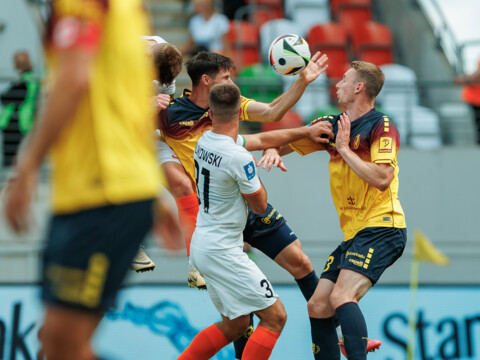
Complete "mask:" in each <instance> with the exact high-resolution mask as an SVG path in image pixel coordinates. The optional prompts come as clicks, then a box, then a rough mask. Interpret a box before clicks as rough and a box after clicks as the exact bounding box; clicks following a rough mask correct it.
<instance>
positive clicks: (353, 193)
mask: <svg viewBox="0 0 480 360" xmlns="http://www.w3.org/2000/svg"><path fill="white" fill-rule="evenodd" d="M339 117H340V115H336V116H325V117H323V118H320V119H317V120H315V121H314V122H316V121H329V122H330V123H331V124H332V125H333V133H334V134H335V136H336V134H337V132H338V126H337V122H338V120H339ZM399 146H400V137H399V134H398V130H397V128H396V126H395V124H394V123H393V122H392V121H391V120H390V118H388V117H387V116H386V115H384V114H382V113H381V112H379V111H377V110H375V109H372V110H371V111H370V112H368V113H367V114H365V115H363V116H362V117H360V118H359V119H357V120H355V121H353V122H352V123H351V130H350V149H351V150H352V151H353V152H355V153H356V154H357V155H358V156H359V157H360V158H361V159H362V160H364V161H367V162H372V163H377V164H380V163H384V164H390V165H391V166H393V168H394V177H393V180H392V182H391V183H390V186H389V188H388V189H387V190H385V191H380V190H378V189H377V188H376V187H374V186H372V185H370V184H368V183H367V182H366V181H364V180H363V179H361V178H360V177H359V176H358V175H357V174H356V173H355V172H354V171H353V170H352V169H351V168H350V166H348V164H347V163H346V162H345V161H344V160H343V158H342V156H341V155H340V154H339V153H338V151H337V150H336V148H335V140H332V141H331V142H330V144H329V145H327V146H325V145H323V144H322V145H321V144H316V143H314V142H312V141H311V140H309V139H302V140H298V141H296V142H293V143H291V144H290V147H291V148H292V149H293V150H295V151H296V152H298V153H299V154H301V155H306V154H309V153H311V152H314V151H318V150H327V151H328V153H329V154H330V162H329V172H330V190H331V193H332V198H333V202H334V204H335V208H336V210H337V212H338V215H339V217H340V226H341V228H342V231H343V233H344V240H345V241H347V240H350V239H351V238H353V237H354V236H355V234H356V233H357V232H359V231H360V230H362V229H364V228H367V227H376V226H379V227H395V228H405V227H406V223H405V216H404V213H403V209H402V206H401V205H400V201H399V199H398V171H399V168H398V164H397V153H398V149H399Z"/></svg>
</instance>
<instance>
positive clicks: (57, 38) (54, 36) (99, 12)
mask: <svg viewBox="0 0 480 360" xmlns="http://www.w3.org/2000/svg"><path fill="white" fill-rule="evenodd" d="M52 6H53V10H52V15H51V16H52V19H51V21H50V23H49V28H48V30H47V39H48V41H49V45H50V46H52V47H53V48H54V49H57V50H71V49H83V50H95V49H96V48H97V47H98V45H99V43H100V40H101V33H102V31H101V30H102V23H103V18H104V16H105V14H106V13H107V11H108V3H107V1H105V0H85V1H76V0H65V1H63V2H59V1H56V2H55V1H54V2H53V5H52Z"/></svg>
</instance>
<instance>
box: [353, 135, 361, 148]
mask: <svg viewBox="0 0 480 360" xmlns="http://www.w3.org/2000/svg"><path fill="white" fill-rule="evenodd" d="M359 145H360V134H358V135H357V136H355V140H354V141H353V149H354V150H357V149H358V146H359Z"/></svg>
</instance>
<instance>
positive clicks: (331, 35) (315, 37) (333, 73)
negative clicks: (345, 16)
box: [306, 22, 349, 78]
mask: <svg viewBox="0 0 480 360" xmlns="http://www.w3.org/2000/svg"><path fill="white" fill-rule="evenodd" d="M306 40H307V42H308V45H309V46H310V50H311V52H312V54H314V53H315V52H316V51H321V52H322V53H324V54H327V56H328V69H327V75H328V77H330V78H341V77H342V76H343V73H344V72H345V64H348V62H349V54H348V36H347V30H346V29H345V28H344V27H343V26H342V24H340V23H336V22H328V23H325V24H319V25H315V26H313V27H312V28H311V29H310V31H309V32H308V34H307V36H306Z"/></svg>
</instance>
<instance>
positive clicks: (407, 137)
mask: <svg viewBox="0 0 480 360" xmlns="http://www.w3.org/2000/svg"><path fill="white" fill-rule="evenodd" d="M385 113H386V114H387V115H388V116H389V117H391V119H392V120H393V121H394V123H395V125H396V126H397V129H398V132H399V134H400V143H401V144H409V145H410V146H412V147H415V148H417V149H425V150H427V149H437V148H439V147H441V146H442V142H443V141H442V134H441V131H440V120H439V117H438V115H437V114H436V113H435V112H434V111H433V110H432V109H429V108H427V107H424V106H413V107H407V108H405V107H392V108H390V109H388V110H385Z"/></svg>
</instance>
